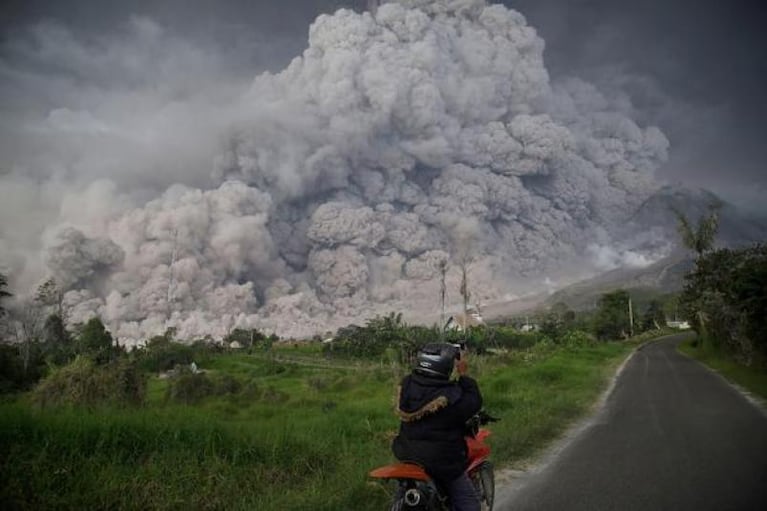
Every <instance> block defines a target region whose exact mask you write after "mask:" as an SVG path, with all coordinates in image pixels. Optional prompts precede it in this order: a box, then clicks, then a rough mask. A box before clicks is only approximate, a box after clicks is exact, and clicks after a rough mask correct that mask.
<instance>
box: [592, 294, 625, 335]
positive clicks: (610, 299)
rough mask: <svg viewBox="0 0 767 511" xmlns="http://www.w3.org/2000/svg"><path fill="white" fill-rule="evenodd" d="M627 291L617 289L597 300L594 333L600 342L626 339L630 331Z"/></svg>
mask: <svg viewBox="0 0 767 511" xmlns="http://www.w3.org/2000/svg"><path fill="white" fill-rule="evenodd" d="M629 299H630V296H629V294H628V291H625V290H623V289H619V290H617V291H613V292H611V293H605V294H603V295H602V296H601V297H600V298H599V302H598V308H597V313H596V315H595V317H594V332H595V333H596V335H597V337H598V338H599V339H601V340H610V339H619V338H621V337H626V336H627V334H628V332H629V330H630V327H631V325H630V319H629V312H628V308H629Z"/></svg>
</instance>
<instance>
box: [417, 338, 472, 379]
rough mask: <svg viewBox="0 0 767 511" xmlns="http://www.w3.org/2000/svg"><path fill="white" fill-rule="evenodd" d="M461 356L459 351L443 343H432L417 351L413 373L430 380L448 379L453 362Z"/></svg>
mask: <svg viewBox="0 0 767 511" xmlns="http://www.w3.org/2000/svg"><path fill="white" fill-rule="evenodd" d="M460 356H461V351H460V350H459V349H458V348H457V347H456V346H454V345H452V344H448V343H445V342H441V343H432V344H427V345H425V346H423V347H422V348H421V349H420V350H418V357H417V359H416V366H415V369H414V371H415V372H416V373H418V374H422V375H424V376H430V377H432V378H442V379H445V380H446V379H448V378H450V373H452V372H453V363H454V361H455V360H456V359H457V358H459V357H460Z"/></svg>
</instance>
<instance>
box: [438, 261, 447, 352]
mask: <svg viewBox="0 0 767 511" xmlns="http://www.w3.org/2000/svg"><path fill="white" fill-rule="evenodd" d="M439 273H440V283H439V284H440V287H439V298H440V306H441V309H440V316H439V335H440V340H443V339H444V334H445V297H446V295H447V287H446V285H445V276H446V275H447V260H446V259H443V260H441V261H440V262H439Z"/></svg>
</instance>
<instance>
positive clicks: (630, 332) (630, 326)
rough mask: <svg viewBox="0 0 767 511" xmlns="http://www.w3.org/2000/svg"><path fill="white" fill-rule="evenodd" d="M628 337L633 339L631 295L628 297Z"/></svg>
mask: <svg viewBox="0 0 767 511" xmlns="http://www.w3.org/2000/svg"><path fill="white" fill-rule="evenodd" d="M629 337H634V311H633V310H632V308H631V295H629Z"/></svg>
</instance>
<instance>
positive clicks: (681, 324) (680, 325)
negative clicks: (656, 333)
mask: <svg viewBox="0 0 767 511" xmlns="http://www.w3.org/2000/svg"><path fill="white" fill-rule="evenodd" d="M666 326H668V327H670V328H676V329H679V330H689V329H690V323H689V322H687V321H676V320H674V321H666Z"/></svg>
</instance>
